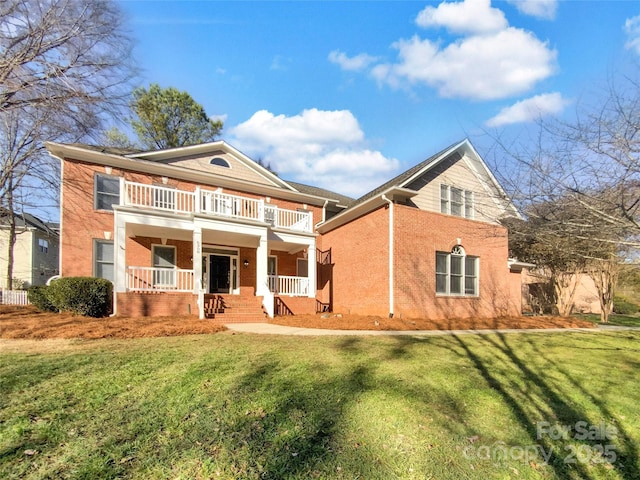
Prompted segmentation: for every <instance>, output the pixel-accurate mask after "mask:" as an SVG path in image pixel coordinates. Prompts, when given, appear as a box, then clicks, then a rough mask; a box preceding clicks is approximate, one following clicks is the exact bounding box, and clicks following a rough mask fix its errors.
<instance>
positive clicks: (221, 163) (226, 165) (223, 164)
mask: <svg viewBox="0 0 640 480" xmlns="http://www.w3.org/2000/svg"><path fill="white" fill-rule="evenodd" d="M209 163H210V164H211V165H217V166H218V167H224V168H231V166H230V165H229V162H227V161H226V160H225V159H224V158H221V157H214V158H212V159H211V161H210V162H209Z"/></svg>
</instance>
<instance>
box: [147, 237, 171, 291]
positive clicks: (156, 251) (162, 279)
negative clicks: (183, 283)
mask: <svg viewBox="0 0 640 480" xmlns="http://www.w3.org/2000/svg"><path fill="white" fill-rule="evenodd" d="M152 252H153V253H152V256H153V259H152V260H153V285H154V286H157V287H164V288H168V287H175V286H176V272H175V265H176V247H174V246H164V245H153V246H152Z"/></svg>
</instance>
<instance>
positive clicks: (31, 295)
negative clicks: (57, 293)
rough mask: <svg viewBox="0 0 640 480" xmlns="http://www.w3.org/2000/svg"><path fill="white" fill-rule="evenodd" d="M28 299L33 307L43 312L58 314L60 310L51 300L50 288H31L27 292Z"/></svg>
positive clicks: (44, 286) (43, 286)
mask: <svg viewBox="0 0 640 480" xmlns="http://www.w3.org/2000/svg"><path fill="white" fill-rule="evenodd" d="M27 298H28V299H29V302H31V305H33V306H35V307H36V308H37V309H38V310H40V311H42V312H56V311H58V309H57V308H56V307H55V305H54V304H53V303H51V300H50V299H49V287H47V286H46V285H42V286H40V287H37V286H36V287H31V288H29V290H27Z"/></svg>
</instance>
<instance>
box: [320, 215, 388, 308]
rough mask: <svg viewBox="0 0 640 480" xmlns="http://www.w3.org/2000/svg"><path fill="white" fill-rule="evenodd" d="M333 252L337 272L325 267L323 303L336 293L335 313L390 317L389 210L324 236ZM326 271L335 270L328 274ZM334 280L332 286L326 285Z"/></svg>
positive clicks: (324, 244) (322, 284)
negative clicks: (330, 278)
mask: <svg viewBox="0 0 640 480" xmlns="http://www.w3.org/2000/svg"><path fill="white" fill-rule="evenodd" d="M322 248H323V249H324V250H327V249H329V248H331V261H332V263H333V265H334V266H333V268H332V269H331V268H327V267H321V268H322V270H323V275H322V277H321V280H322V281H321V285H319V286H318V288H322V295H321V299H322V301H323V302H329V299H330V289H332V290H333V310H334V311H335V312H343V313H355V314H362V315H387V314H388V313H389V280H388V278H389V257H388V251H389V210H388V208H384V207H382V208H379V209H378V210H375V211H373V212H371V213H369V214H368V215H365V216H364V217H360V218H358V219H356V220H354V221H352V222H349V223H347V224H345V225H343V226H341V227H339V228H337V229H335V230H332V231H331V232H328V233H326V234H324V235H323V236H322ZM326 270H332V272H331V271H326ZM328 276H332V278H333V280H332V282H333V285H331V283H332V282H330V281H325V280H327V277H328Z"/></svg>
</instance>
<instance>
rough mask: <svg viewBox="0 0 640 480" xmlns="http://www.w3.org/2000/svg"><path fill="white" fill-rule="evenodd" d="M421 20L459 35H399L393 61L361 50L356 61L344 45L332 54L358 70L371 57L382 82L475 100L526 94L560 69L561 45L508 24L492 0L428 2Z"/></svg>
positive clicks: (371, 68) (372, 67)
mask: <svg viewBox="0 0 640 480" xmlns="http://www.w3.org/2000/svg"><path fill="white" fill-rule="evenodd" d="M546 3H548V2H546ZM546 3H545V4H546ZM416 23H417V24H418V25H419V26H421V27H425V28H427V27H445V28H447V29H448V30H449V31H451V32H454V33H457V34H459V38H457V39H455V40H453V41H451V42H449V43H447V42H445V41H444V40H432V39H429V38H422V37H421V36H418V35H414V36H413V37H412V38H410V39H400V40H398V41H396V42H394V43H393V44H392V45H391V46H392V48H394V49H395V50H397V52H398V53H397V58H396V60H395V61H391V62H384V63H377V64H375V63H371V62H372V61H375V57H371V56H369V55H366V54H361V55H359V56H358V57H360V58H361V59H363V60H364V59H366V61H363V62H355V59H356V58H358V57H353V59H349V58H348V57H347V56H346V55H344V54H343V53H341V52H340V51H339V50H335V51H334V52H331V54H330V55H329V58H330V59H331V60H332V61H333V62H334V63H338V64H340V65H343V64H346V63H347V61H350V60H354V62H353V69H354V70H356V69H364V68H367V67H366V66H365V65H368V64H369V63H371V65H370V66H369V67H368V71H369V73H370V74H371V75H372V77H373V78H375V79H376V80H377V81H378V84H379V85H389V86H390V87H391V88H404V89H407V90H411V88H412V87H415V86H421V85H426V86H429V87H431V88H435V89H436V90H437V91H438V93H439V95H440V96H442V97H449V98H467V99H472V100H496V99H501V98H507V97H511V96H514V95H520V94H523V93H525V92H527V91H530V90H531V89H532V88H533V87H534V86H535V85H536V84H537V83H538V82H540V81H541V80H544V79H546V78H548V77H550V76H551V75H553V74H554V73H555V71H556V65H557V64H556V59H557V51H556V50H554V49H552V48H550V47H549V44H548V42H545V41H542V40H540V39H538V38H537V37H536V35H535V34H534V33H532V32H530V31H527V30H523V29H521V28H515V27H512V26H509V24H508V22H507V20H506V18H505V16H504V13H503V12H502V11H501V10H499V9H497V8H494V7H492V6H491V3H490V1H489V0H464V1H462V2H457V3H452V2H442V3H440V4H439V5H438V6H437V7H431V6H428V7H426V8H425V9H423V10H422V11H421V12H420V13H419V14H418V16H417V17H416ZM372 59H374V60H372ZM356 66H357V68H356ZM343 68H345V67H344V66H343Z"/></svg>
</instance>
